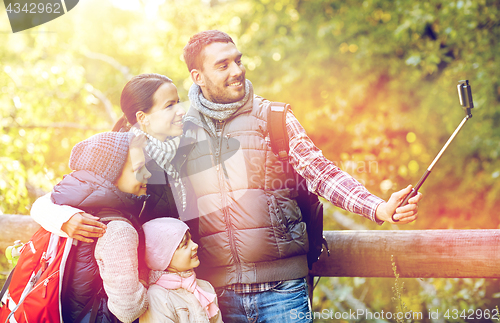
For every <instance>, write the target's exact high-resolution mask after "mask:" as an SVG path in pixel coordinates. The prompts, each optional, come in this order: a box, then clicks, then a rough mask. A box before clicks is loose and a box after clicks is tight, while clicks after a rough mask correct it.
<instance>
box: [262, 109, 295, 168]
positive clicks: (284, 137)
mask: <svg viewBox="0 0 500 323" xmlns="http://www.w3.org/2000/svg"><path fill="white" fill-rule="evenodd" d="M288 109H290V105H289V104H287V103H282V102H271V103H269V106H268V107H267V129H268V130H269V138H270V139H271V149H272V151H273V153H275V154H276V155H277V156H278V158H279V159H280V160H281V161H286V160H288V151H289V145H288V132H287V131H286V113H287V111H288Z"/></svg>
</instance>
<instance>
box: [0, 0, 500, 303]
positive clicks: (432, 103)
mask: <svg viewBox="0 0 500 323" xmlns="http://www.w3.org/2000/svg"><path fill="white" fill-rule="evenodd" d="M2 10H3V8H2ZM2 12H4V11H2ZM205 29H219V30H222V31H225V32H227V33H229V34H230V35H231V36H232V37H233V40H234V41H235V43H236V45H237V47H238V48H239V50H240V51H242V52H243V54H244V56H243V62H244V64H245V66H246V68H247V78H248V79H250V80H251V81H252V83H253V84H254V87H255V92H256V93H257V94H259V95H262V96H264V97H266V98H268V99H270V100H275V101H281V102H288V103H290V104H291V105H292V107H293V111H294V113H295V114H296V115H297V117H298V119H299V120H300V121H301V123H302V124H303V126H304V127H305V128H306V130H307V132H308V134H309V135H310V137H311V138H312V139H313V141H314V142H315V143H316V144H317V146H319V147H320V148H321V149H322V150H323V152H324V154H325V155H326V156H327V157H328V158H329V159H330V160H332V161H335V162H336V163H337V165H338V166H339V167H341V168H342V169H343V170H345V171H347V172H349V173H351V174H352V175H354V176H355V177H356V178H357V179H359V180H360V181H361V182H363V183H364V184H365V185H366V186H367V187H368V188H369V190H370V191H371V192H373V193H374V194H376V195H379V196H381V197H383V198H386V199H387V198H388V197H389V196H390V194H391V193H392V192H394V191H396V190H399V189H401V188H403V187H405V186H406V185H408V184H415V183H416V182H417V181H418V179H419V178H420V176H421V175H422V174H423V172H424V171H425V169H426V168H427V167H428V165H429V163H430V162H431V161H432V159H433V158H434V157H435V155H436V154H437V153H438V151H439V150H440V149H441V147H442V146H443V144H444V143H445V142H446V140H447V139H448V137H449V136H450V135H451V133H452V131H453V130H454V129H455V128H456V127H457V126H458V124H459V123H460V121H461V120H462V118H463V117H464V116H465V114H464V112H463V111H462V110H461V109H460V105H459V103H458V96H457V90H456V84H457V81H459V80H462V79H468V80H469V81H470V84H471V86H472V93H473V98H474V104H475V107H476V108H475V109H474V110H473V111H472V113H473V115H474V116H473V118H472V119H471V120H470V121H468V122H467V124H466V125H465V127H464V128H463V130H462V132H461V133H460V134H459V135H458V137H457V138H456V139H455V141H454V142H453V144H452V145H451V146H450V148H449V149H448V150H447V152H446V154H445V155H444V156H443V158H442V159H441V161H440V162H439V163H438V164H437V166H436V167H435V168H434V171H433V173H432V174H431V175H430V177H429V179H428V180H427V181H426V183H425V185H424V186H423V188H422V189H421V192H422V193H424V194H425V199H424V200H423V201H422V202H421V203H420V209H419V210H420V211H419V213H420V218H419V220H418V221H416V222H415V223H414V224H412V225H407V226H403V227H401V228H400V229H437V228H481V229H487V228H498V227H499V224H500V218H499V217H498V215H497V213H496V212H495V210H498V208H499V207H500V199H499V196H500V183H499V181H498V178H499V177H500V162H499V160H498V157H499V155H500V128H499V127H498V126H499V123H500V109H499V101H500V56H499V55H498V53H499V52H500V44H499V42H500V3H499V2H498V1H493V0H475V1H471V0H452V1H444V0H430V1H425V2H424V1H422V2H417V1H411V0H397V1H387V0H366V1H355V0H344V1H334V0H314V1H304V0H275V1H274V0H273V1H271V0H237V1H236V0H203V1H200V0H183V1H179V0H142V1H139V0H121V1H120V0H105V1H97V0H86V1H80V3H79V4H78V6H77V7H76V8H75V9H73V10H71V11H70V12H69V13H67V14H66V15H64V16H62V17H60V18H58V19H56V20H54V21H51V22H49V23H47V24H45V25H42V26H40V27H36V28H33V29H30V30H27V31H24V32H20V33H16V34H12V33H11V30H10V25H9V23H8V19H7V15H6V13H5V14H4V13H2V14H0V31H1V32H0V41H1V43H2V46H1V48H0V161H1V162H0V213H6V214H7V213H17V214H29V208H30V205H31V204H32V203H33V201H34V200H35V199H36V198H37V197H38V196H40V195H42V194H44V193H45V192H48V191H50V190H51V188H52V186H53V185H54V184H56V183H57V182H58V181H60V180H61V178H62V176H63V175H64V174H66V173H68V172H70V169H69V168H68V158H69V155H70V152H71V148H72V147H73V145H74V144H75V143H77V142H79V141H81V140H83V139H85V138H87V137H88V136H90V135H92V134H94V133H97V132H101V131H106V130H110V129H111V128H112V126H113V124H114V121H115V120H116V119H117V118H118V117H119V116H120V115H121V110H120V107H119V98H120V93H121V90H122V88H123V86H124V85H125V83H126V82H127V80H128V79H130V77H132V76H133V75H136V74H140V73H150V72H155V73H161V74H165V75H167V76H168V77H170V78H172V79H173V81H174V82H175V84H176V85H177V87H178V89H179V94H180V96H181V99H182V100H187V90H188V89H189V86H190V85H191V80H190V78H189V73H188V71H187V68H186V66H185V64H184V62H183V59H182V48H183V47H184V45H185V44H186V42H187V41H188V39H189V37H190V36H191V35H193V34H194V33H196V32H198V31H201V30H205ZM333 212H338V210H333V208H330V210H329V211H328V214H327V217H326V219H325V225H326V228H327V229H339V228H340V226H339V225H338V223H337V222H336V221H334V220H333V216H330V215H331V214H332V213H333ZM343 214H344V215H345V216H347V217H350V218H351V219H352V221H354V222H357V223H359V224H363V225H365V226H367V227H368V228H371V229H395V228H396V227H395V226H389V225H384V226H382V227H378V226H376V225H374V224H372V223H368V221H366V220H364V219H362V218H360V217H358V216H356V215H352V214H347V213H345V212H344V213H343ZM332 279H333V278H332ZM332 279H331V280H330V281H328V282H326V283H325V284H326V285H328V284H330V283H331V282H332ZM335 279H336V280H337V281H338V280H339V278H335ZM340 280H342V279H340ZM348 284H349V288H350V290H354V292H356V290H358V289H359V288H361V287H359V286H361V285H363V284H361V283H360V282H359V281H357V282H356V281H354V282H353V281H352V280H350V281H349V283H348ZM356 284H358V285H356ZM360 284H361V285H360ZM374 284H375V285H376V284H378V283H374ZM416 284H417V283H416ZM443 284H444V285H443V286H445V283H443ZM450 284H451V285H450V286H452V287H450V289H448V290H447V291H450V293H452V294H453V293H454V291H456V289H459V287H458V286H462V285H461V284H466V283H463V282H460V283H456V284H455V285H453V284H452V283H450ZM471 284H472V285H471V286H475V285H474V284H475V283H471ZM481 284H482V283H481ZM368 285H369V284H368ZM368 285H367V284H364V286H368ZM417 285H418V284H417ZM484 285H485V286H486V285H488V284H484ZM356 286H358V287H356ZM481 286H483V285H481ZM485 288H486V287H485ZM342 290H343V289H341V288H340V289H337V291H342ZM358 292H359V293H362V291H359V290H358ZM471 293H472V292H471ZM492 293H493V292H490V293H489V294H488V295H489V296H491V295H493V294H492ZM417 294H418V293H417ZM369 295H371V297H375V295H376V294H375V292H373V293H371V292H370V293H369ZM450 295H451V294H450ZM453 295H455V296H456V295H457V294H456V293H454V294H453ZM474 295H476V294H474ZM488 295H486V296H485V295H483V296H484V297H487V296H488ZM476 296H477V295H476ZM476 296H474V297H476ZM497 296H498V295H497ZM324 297H326V294H320V298H324ZM389 297H390V296H389ZM471 297H472V296H471ZM477 297H478V298H480V297H479V296H477ZM325 299H326V298H325ZM387 302H388V301H387V300H384V302H383V303H384V304H386V303H387Z"/></svg>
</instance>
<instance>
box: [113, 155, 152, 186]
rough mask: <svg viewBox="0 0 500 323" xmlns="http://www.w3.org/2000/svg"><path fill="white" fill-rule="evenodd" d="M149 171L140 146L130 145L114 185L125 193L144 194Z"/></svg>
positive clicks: (149, 174) (149, 175)
mask: <svg viewBox="0 0 500 323" xmlns="http://www.w3.org/2000/svg"><path fill="white" fill-rule="evenodd" d="M150 177H151V173H150V172H149V171H148V170H147V168H146V159H145V157H144V153H143V151H142V148H141V147H130V149H129V151H128V157H127V161H126V162H125V166H123V170H122V174H121V175H120V177H118V179H117V180H116V183H115V186H116V187H118V189H119V190H120V191H122V192H125V193H131V194H134V195H137V196H141V195H145V194H146V184H147V183H148V178H150Z"/></svg>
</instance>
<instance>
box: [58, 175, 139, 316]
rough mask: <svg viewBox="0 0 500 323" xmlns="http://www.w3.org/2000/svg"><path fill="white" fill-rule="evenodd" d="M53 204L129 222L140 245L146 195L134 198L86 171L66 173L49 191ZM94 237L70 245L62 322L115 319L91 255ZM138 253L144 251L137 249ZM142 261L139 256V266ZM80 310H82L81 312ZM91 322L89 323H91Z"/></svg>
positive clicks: (63, 290)
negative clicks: (87, 240)
mask: <svg viewBox="0 0 500 323" xmlns="http://www.w3.org/2000/svg"><path fill="white" fill-rule="evenodd" d="M51 196H52V200H53V202H54V203H56V204H59V205H69V206H73V207H76V208H79V209H81V210H83V211H85V212H86V213H90V214H93V215H95V216H98V217H104V218H108V217H121V218H123V219H124V220H126V221H128V222H129V223H131V224H132V225H133V226H134V228H135V229H136V230H137V231H138V234H139V248H140V249H142V248H143V247H144V238H143V234H142V228H141V225H142V223H144V222H143V221H142V219H141V218H140V217H139V215H140V213H141V210H142V207H143V206H144V203H145V202H146V201H145V200H146V199H147V196H142V197H137V196H135V195H132V194H128V193H123V192H121V191H119V190H118V189H117V188H116V187H115V186H114V185H112V184H111V183H110V182H109V181H107V180H105V179H103V178H102V177H100V176H98V175H95V174H93V173H91V172H87V171H77V172H73V173H71V174H69V175H66V176H65V177H64V179H63V180H62V181H61V182H60V183H59V184H57V185H56V187H55V188H54V191H53V192H52V194H51ZM96 243H97V239H96V240H95V241H94V242H92V243H85V242H81V241H78V244H77V245H76V246H73V248H71V251H70V254H69V255H68V260H67V265H66V268H65V272H64V278H63V282H64V283H63V286H62V287H63V288H62V292H61V302H62V312H63V320H64V322H75V321H76V320H77V319H81V320H79V322H82V323H86V322H90V318H91V314H92V313H91V312H92V308H94V310H95V311H96V313H95V320H93V321H92V322H103V323H108V322H109V323H111V322H119V321H118V319H117V318H116V317H115V316H114V315H113V314H112V313H111V311H110V310H109V309H108V306H107V303H108V297H107V295H106V293H105V291H104V288H103V282H102V279H101V276H100V273H99V267H98V265H97V262H96V259H95V257H94V250H95V246H96ZM138 254H139V255H144V252H143V251H142V252H141V250H138ZM141 264H144V261H141V260H140V259H139V265H140V266H141ZM82 311H83V312H84V313H82ZM92 322H91V323H92Z"/></svg>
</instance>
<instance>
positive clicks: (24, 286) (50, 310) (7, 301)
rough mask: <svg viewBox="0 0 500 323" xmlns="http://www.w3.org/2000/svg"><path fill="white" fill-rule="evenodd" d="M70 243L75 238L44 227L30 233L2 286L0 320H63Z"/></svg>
mask: <svg viewBox="0 0 500 323" xmlns="http://www.w3.org/2000/svg"><path fill="white" fill-rule="evenodd" d="M71 245H72V239H67V238H61V237H59V236H57V235H55V234H53V233H50V232H48V231H47V230H45V229H43V228H40V229H39V230H38V231H37V232H36V233H35V234H34V235H33V236H32V237H31V240H30V241H29V242H28V243H26V244H25V245H24V246H23V247H22V248H21V250H20V252H21V255H20V257H19V260H18V262H17V265H16V267H15V268H14V269H13V270H12V272H11V274H10V276H9V279H8V280H7V282H6V283H5V286H4V288H3V289H2V295H0V297H1V302H0V305H1V307H0V323H6V322H18V323H24V322H51V323H57V322H62V315H61V313H62V311H61V302H60V290H61V286H62V277H63V272H64V267H65V265H66V260H67V258H68V254H69V251H70V249H71ZM7 288H8V289H7Z"/></svg>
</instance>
